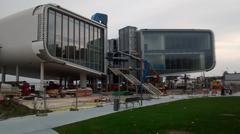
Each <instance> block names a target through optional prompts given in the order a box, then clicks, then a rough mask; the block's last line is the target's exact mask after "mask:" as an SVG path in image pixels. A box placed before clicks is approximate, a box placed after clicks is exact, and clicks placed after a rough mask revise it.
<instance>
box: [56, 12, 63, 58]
mask: <svg viewBox="0 0 240 134" xmlns="http://www.w3.org/2000/svg"><path fill="white" fill-rule="evenodd" d="M61 40H62V15H61V14H60V13H57V14H56V46H57V49H56V56H57V57H62V44H61V43H62V42H61Z"/></svg>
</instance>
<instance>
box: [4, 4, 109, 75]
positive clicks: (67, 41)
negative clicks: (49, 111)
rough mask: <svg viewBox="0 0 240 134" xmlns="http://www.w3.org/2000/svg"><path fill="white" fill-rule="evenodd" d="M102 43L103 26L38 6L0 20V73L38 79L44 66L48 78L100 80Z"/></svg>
mask: <svg viewBox="0 0 240 134" xmlns="http://www.w3.org/2000/svg"><path fill="white" fill-rule="evenodd" d="M106 43H107V26H106V25H104V24H101V23H98V22H95V21H93V20H90V19H87V18H85V17H82V16H80V15H78V14H76V13H73V12H71V11H69V10H66V9H64V8H62V7H60V6H57V5H52V4H46V5H40V6H37V7H34V8H31V9H28V10H25V11H22V12H19V13H16V14H14V15H11V16H8V17H5V18H3V19H1V20H0V66H1V68H2V69H1V70H2V73H3V74H12V75H15V74H16V75H17V76H18V75H21V76H25V77H32V78H39V77H40V75H39V74H40V71H41V69H40V68H41V64H44V66H43V67H44V68H42V69H44V74H45V76H46V78H49V79H56V78H57V79H58V78H59V77H71V78H72V79H78V78H79V75H82V76H84V77H88V76H99V77H101V76H102V75H104V74H105V70H106V69H105V68H106V66H105V62H106V61H105V60H104V53H105V46H106ZM4 79H5V78H4ZM85 79H86V78H85Z"/></svg>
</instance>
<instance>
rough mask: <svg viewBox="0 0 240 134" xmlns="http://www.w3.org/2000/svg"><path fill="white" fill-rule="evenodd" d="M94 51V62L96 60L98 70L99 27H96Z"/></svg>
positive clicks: (95, 64)
mask: <svg viewBox="0 0 240 134" xmlns="http://www.w3.org/2000/svg"><path fill="white" fill-rule="evenodd" d="M93 43H94V45H93V46H94V47H93V48H94V52H93V60H94V61H93V62H94V69H96V70H98V67H97V66H98V62H99V61H98V60H97V57H98V28H97V27H94V42H93Z"/></svg>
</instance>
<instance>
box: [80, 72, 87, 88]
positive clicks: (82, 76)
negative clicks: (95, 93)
mask: <svg viewBox="0 0 240 134" xmlns="http://www.w3.org/2000/svg"><path fill="white" fill-rule="evenodd" d="M80 87H81V88H85V87H87V75H86V74H85V73H81V74H80Z"/></svg>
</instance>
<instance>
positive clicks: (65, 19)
mask: <svg viewBox="0 0 240 134" xmlns="http://www.w3.org/2000/svg"><path fill="white" fill-rule="evenodd" d="M62 43H63V47H62V54H63V59H64V60H68V16H65V15H63V42H62Z"/></svg>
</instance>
